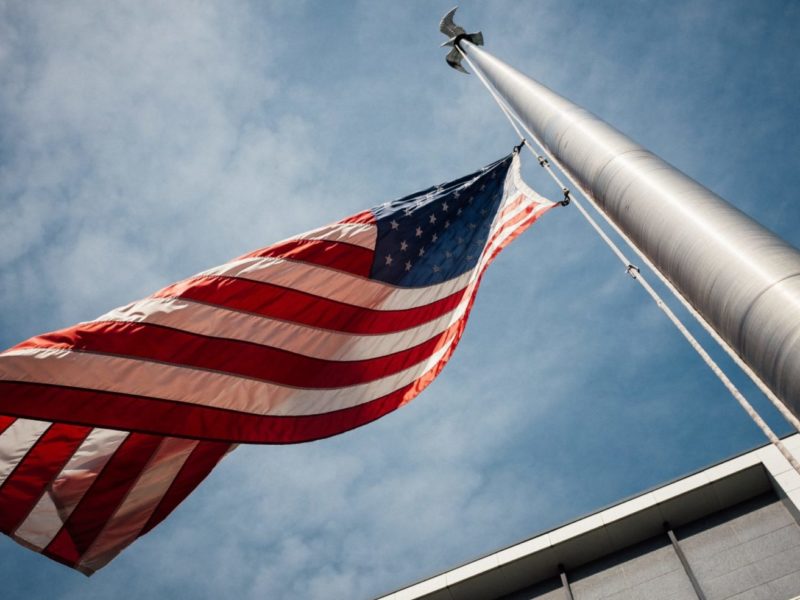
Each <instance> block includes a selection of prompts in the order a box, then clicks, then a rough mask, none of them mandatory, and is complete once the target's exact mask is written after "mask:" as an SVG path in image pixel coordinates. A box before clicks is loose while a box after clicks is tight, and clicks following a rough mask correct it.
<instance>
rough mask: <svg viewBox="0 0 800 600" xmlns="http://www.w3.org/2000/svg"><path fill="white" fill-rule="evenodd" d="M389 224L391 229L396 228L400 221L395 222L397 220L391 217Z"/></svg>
mask: <svg viewBox="0 0 800 600" xmlns="http://www.w3.org/2000/svg"><path fill="white" fill-rule="evenodd" d="M389 225H391V226H392V229H397V228H398V227H400V223H398V222H397V221H395V220H394V219H392V220H391V222H390V223H389Z"/></svg>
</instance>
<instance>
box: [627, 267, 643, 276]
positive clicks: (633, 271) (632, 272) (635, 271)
mask: <svg viewBox="0 0 800 600" xmlns="http://www.w3.org/2000/svg"><path fill="white" fill-rule="evenodd" d="M625 272H626V273H627V274H628V275H630V276H631V278H632V279H636V276H637V275H638V274H639V273H640V272H641V271H639V267H637V266H636V265H628V266H627V267H626V268H625Z"/></svg>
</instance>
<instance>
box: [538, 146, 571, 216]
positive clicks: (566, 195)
mask: <svg viewBox="0 0 800 600" xmlns="http://www.w3.org/2000/svg"><path fill="white" fill-rule="evenodd" d="M544 160H545V162H547V159H546V158H545V159H544ZM561 191H562V192H564V199H563V200H562V201H561V202H559V204H560V205H561V206H569V201H570V197H569V188H561Z"/></svg>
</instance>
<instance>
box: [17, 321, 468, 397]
mask: <svg viewBox="0 0 800 600" xmlns="http://www.w3.org/2000/svg"><path fill="white" fill-rule="evenodd" d="M452 329H453V327H452V326H451V327H450V328H449V329H447V330H445V331H443V332H442V333H440V334H438V335H436V336H434V337H432V338H429V339H428V340H427V341H424V342H422V343H420V344H417V345H416V346H413V347H411V348H408V349H406V350H401V351H400V352H395V353H394V354H388V355H386V356H380V357H377V358H371V359H367V360H354V361H346V362H344V361H329V360H322V359H318V358H311V357H308V356H303V355H301V354H296V353H293V352H288V351H286V350H281V349H278V348H272V347H269V346H261V345H258V344H253V343H250V342H241V341H237V340H228V339H222V338H213V337H208V336H203V335H197V334H193V333H187V332H185V331H179V330H176V329H170V328H166V327H162V326H160V325H152V324H146V323H122V322H100V323H85V324H81V325H76V326H74V327H70V328H68V329H62V330H61V331H56V332H53V333H47V334H44V335H40V336H37V337H34V338H31V339H30V340H27V341H25V342H23V343H21V344H19V345H18V346H17V347H16V348H17V349H22V348H69V349H76V350H83V351H90V352H100V353H107V354H114V355H124V356H131V357H137V358H145V359H148V360H156V361H161V362H167V363H170V364H176V365H182V366H190V367H197V368H202V369H211V370H214V371H220V372H224V373H230V374H234V375H239V376H244V377H253V378H256V379H260V380H263V381H270V382H275V383H279V384H282V385H291V386H296V387H303V388H316V389H320V388H338V387H346V386H351V385H358V384H361V383H367V382H369V381H375V380H376V379H380V378H382V377H386V376H388V375H392V374H394V373H397V372H399V371H402V370H403V369H407V368H409V367H411V366H413V365H415V364H417V363H419V362H422V361H424V360H425V359H426V358H428V357H429V356H430V355H431V354H433V353H435V352H436V351H437V350H439V349H440V348H441V347H442V346H443V345H444V344H446V343H448V342H449V341H450V339H451V338H452Z"/></svg>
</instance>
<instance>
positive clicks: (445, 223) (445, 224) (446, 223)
mask: <svg viewBox="0 0 800 600" xmlns="http://www.w3.org/2000/svg"><path fill="white" fill-rule="evenodd" d="M448 227H450V221H445V222H444V228H445V229H447V228H448Z"/></svg>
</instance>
